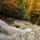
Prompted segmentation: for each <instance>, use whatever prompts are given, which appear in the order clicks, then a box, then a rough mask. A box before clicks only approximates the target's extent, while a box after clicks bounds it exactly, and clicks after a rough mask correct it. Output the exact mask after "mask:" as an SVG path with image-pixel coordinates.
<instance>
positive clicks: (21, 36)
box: [0, 20, 40, 40]
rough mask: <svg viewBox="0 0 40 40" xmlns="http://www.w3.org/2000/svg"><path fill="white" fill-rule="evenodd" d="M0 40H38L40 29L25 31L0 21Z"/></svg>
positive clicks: (39, 38)
mask: <svg viewBox="0 0 40 40" xmlns="http://www.w3.org/2000/svg"><path fill="white" fill-rule="evenodd" d="M0 31H1V32H3V33H8V35H7V34H1V33H0V40H40V27H38V28H35V29H34V30H32V28H27V29H21V28H15V27H12V26H10V25H8V24H7V23H5V22H4V21H2V20H0Z"/></svg>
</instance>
